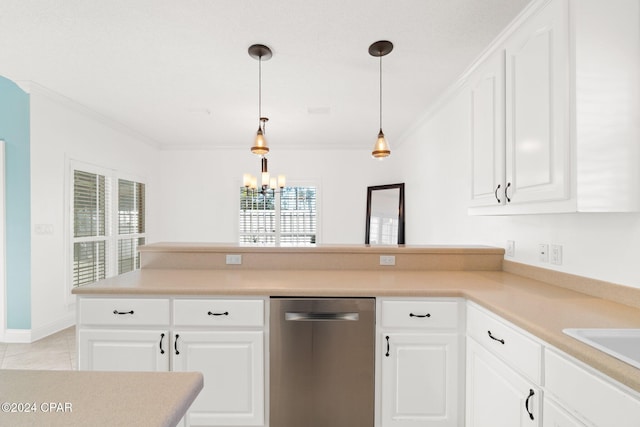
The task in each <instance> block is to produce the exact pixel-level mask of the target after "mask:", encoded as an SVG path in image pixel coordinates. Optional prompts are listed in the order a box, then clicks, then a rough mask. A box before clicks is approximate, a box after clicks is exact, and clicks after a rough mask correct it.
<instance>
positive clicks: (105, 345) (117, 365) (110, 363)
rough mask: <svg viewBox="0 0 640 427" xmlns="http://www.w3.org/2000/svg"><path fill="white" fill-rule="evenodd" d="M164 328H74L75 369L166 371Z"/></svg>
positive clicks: (166, 356) (167, 366) (166, 332)
mask: <svg viewBox="0 0 640 427" xmlns="http://www.w3.org/2000/svg"><path fill="white" fill-rule="evenodd" d="M169 345H170V344H169V332H168V331H166V330H139V331H138V330H105V329H101V330H95V329H92V330H90V329H86V330H85V329H80V331H79V332H78V354H79V360H78V369H80V370H89V371H168V370H169V351H168V346H169Z"/></svg>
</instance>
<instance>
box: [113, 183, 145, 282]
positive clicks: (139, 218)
mask: <svg viewBox="0 0 640 427" xmlns="http://www.w3.org/2000/svg"><path fill="white" fill-rule="evenodd" d="M144 190H145V186H144V184H142V183H140V182H133V181H127V180H124V179H119V180H118V274H122V273H126V272H128V271H133V270H136V269H138V268H140V254H139V253H138V246H139V245H144V240H145V239H144V237H143V236H144V232H145V199H144V195H145V191H144Z"/></svg>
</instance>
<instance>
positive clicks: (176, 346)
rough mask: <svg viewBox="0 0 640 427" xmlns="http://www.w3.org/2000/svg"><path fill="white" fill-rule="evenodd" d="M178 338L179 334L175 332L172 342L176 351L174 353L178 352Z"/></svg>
mask: <svg viewBox="0 0 640 427" xmlns="http://www.w3.org/2000/svg"><path fill="white" fill-rule="evenodd" d="M178 338H180V335H179V334H176V341H175V342H174V343H173V349H174V350H175V351H176V354H180V352H179V351H178Z"/></svg>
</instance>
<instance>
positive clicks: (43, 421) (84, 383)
mask: <svg viewBox="0 0 640 427" xmlns="http://www.w3.org/2000/svg"><path fill="white" fill-rule="evenodd" d="M202 387H203V377H202V374H201V373H199V372H89V371H32V370H0V396H1V401H2V412H0V425H11V426H36V425H40V426H45V425H46V426H107V425H108V426H142V425H144V426H150V427H151V426H153V427H165V426H166V427H169V426H175V425H177V424H178V422H179V421H180V419H181V418H182V417H183V416H184V414H185V413H186V411H187V409H189V406H190V405H191V403H193V401H194V399H195V398H196V396H197V395H198V393H200V391H201V390H202Z"/></svg>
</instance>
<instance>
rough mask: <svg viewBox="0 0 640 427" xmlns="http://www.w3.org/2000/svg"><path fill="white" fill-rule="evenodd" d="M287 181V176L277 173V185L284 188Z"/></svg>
mask: <svg viewBox="0 0 640 427" xmlns="http://www.w3.org/2000/svg"><path fill="white" fill-rule="evenodd" d="M286 183H287V178H286V177H285V176H284V175H278V187H280V188H284V186H285V184H286Z"/></svg>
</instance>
